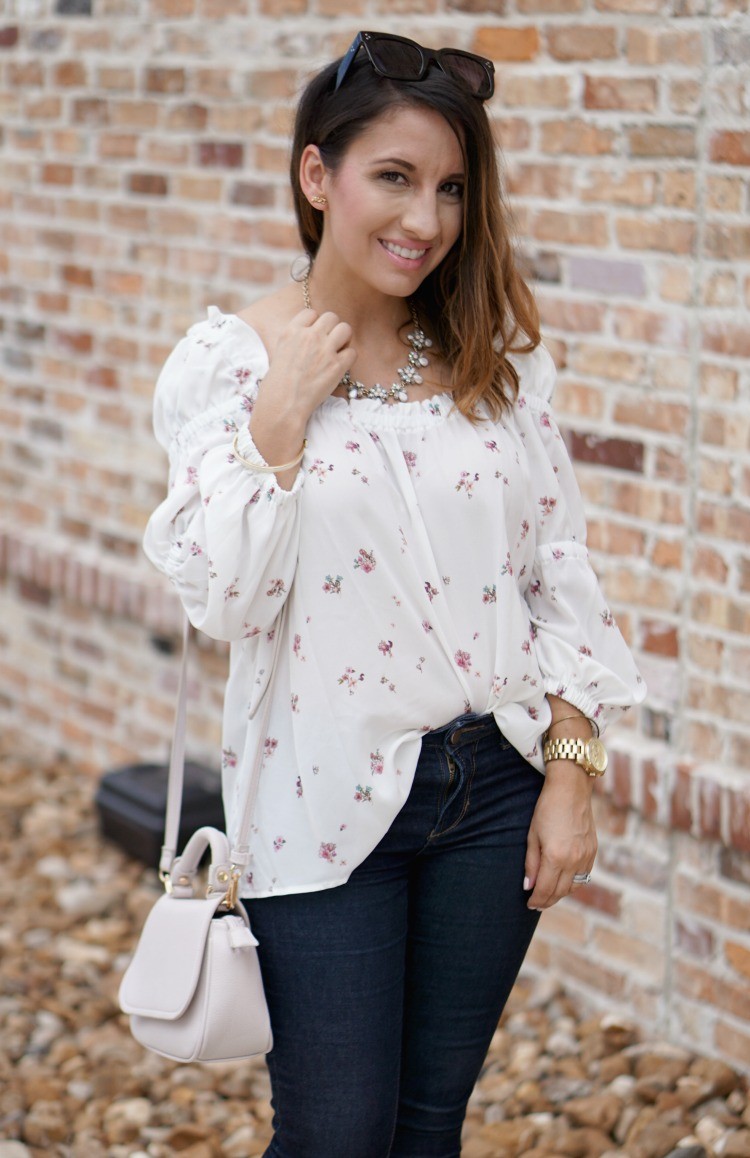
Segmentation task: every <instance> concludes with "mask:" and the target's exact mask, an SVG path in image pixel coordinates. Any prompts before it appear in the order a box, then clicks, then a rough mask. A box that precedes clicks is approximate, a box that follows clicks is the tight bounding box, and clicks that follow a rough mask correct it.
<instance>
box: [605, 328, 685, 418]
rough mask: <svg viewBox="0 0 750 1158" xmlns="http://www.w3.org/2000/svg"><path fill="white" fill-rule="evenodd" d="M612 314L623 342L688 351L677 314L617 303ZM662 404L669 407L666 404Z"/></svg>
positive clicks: (656, 406) (616, 330)
mask: <svg viewBox="0 0 750 1158" xmlns="http://www.w3.org/2000/svg"><path fill="white" fill-rule="evenodd" d="M614 315H615V317H614V322H615V333H616V334H617V336H618V337H620V338H624V339H625V340H626V341H630V342H645V343H647V344H648V345H651V346H666V347H667V348H668V349H670V348H671V349H674V350H680V349H682V350H687V349H688V348H689V346H690V330H689V324H688V321H687V320H686V319H685V318H684V317H683V316H681V315H680V314H675V313H661V312H659V311H657V310H648V309H641V308H639V307H637V306H618V307H617V308H616V310H615V311H614ZM659 405H661V404H656V403H655V404H654V412H656V410H657V409H658V406H659ZM663 405H664V406H665V407H667V408H669V407H671V404H669V403H664V404H663ZM677 413H678V411H675V414H677ZM636 421H637V419H636ZM645 425H647V426H648V427H649V428H651V423H650V422H646V423H645ZM683 427H684V424H683ZM659 429H662V428H661V427H659Z"/></svg>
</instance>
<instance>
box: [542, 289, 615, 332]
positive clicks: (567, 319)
mask: <svg viewBox="0 0 750 1158" xmlns="http://www.w3.org/2000/svg"><path fill="white" fill-rule="evenodd" d="M537 301H538V303H539V309H540V311H541V315H542V320H543V324H544V326H545V327H550V328H554V329H558V330H565V331H567V332H569V333H582V334H591V333H599V332H601V330H602V328H603V324H604V317H605V307H604V306H603V305H598V304H596V303H594V302H578V301H570V300H569V299H566V298H552V297H548V296H546V295H542V294H541V293H537Z"/></svg>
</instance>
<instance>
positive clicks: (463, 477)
mask: <svg viewBox="0 0 750 1158" xmlns="http://www.w3.org/2000/svg"><path fill="white" fill-rule="evenodd" d="M478 482H479V475H478V474H476V473H475V474H472V473H471V472H470V471H468V470H462V471H461V474H460V475H459V479H458V482H457V483H456V486H455V489H456V490H457V491H463V492H464V494H465V495H466V497H467V499H470V498H473V496H474V486H475V484H476V483H478Z"/></svg>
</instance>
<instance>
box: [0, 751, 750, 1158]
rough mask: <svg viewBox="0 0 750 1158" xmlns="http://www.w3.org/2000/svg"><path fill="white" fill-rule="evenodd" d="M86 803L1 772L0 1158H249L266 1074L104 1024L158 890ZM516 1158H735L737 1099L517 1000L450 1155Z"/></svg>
mask: <svg viewBox="0 0 750 1158" xmlns="http://www.w3.org/2000/svg"><path fill="white" fill-rule="evenodd" d="M94 787H95V786H94V785H92V783H91V782H90V781H89V780H87V779H86V778H82V777H80V775H79V774H77V773H76V769H75V767H73V766H71V765H66V764H65V762H59V763H57V764H55V765H54V766H47V767H37V766H31V765H29V764H28V763H26V762H24V761H21V760H19V759H17V758H14V757H12V756H10V757H8V756H6V757H5V758H2V757H0V793H1V794H2V800H3V809H2V812H1V813H0V839H1V840H2V845H3V850H4V857H3V859H4V861H5V869H4V872H3V874H2V876H1V877H0V903H2V908H3V913H4V918H3V922H2V927H0V1025H1V1026H2V1032H1V1034H0V1158H25V1156H29V1155H31V1156H34V1158H42V1156H44V1158H47V1156H50V1155H56V1156H57V1155H59V1156H70V1158H103V1156H111V1158H146V1156H148V1158H168V1156H170V1155H173V1154H180V1155H183V1156H184V1158H221V1156H223V1155H224V1156H227V1158H254V1156H256V1155H260V1154H262V1153H263V1150H264V1148H265V1146H266V1144H267V1141H268V1138H269V1137H270V1134H271V1128H270V1118H271V1109H270V1105H269V1087H268V1079H267V1074H266V1069H265V1065H264V1063H263V1061H262V1060H258V1061H255V1062H251V1063H243V1064H241V1065H232V1066H205V1067H204V1066H197V1065H191V1066H178V1065H174V1064H172V1063H170V1062H167V1061H165V1060H163V1059H160V1058H158V1057H156V1056H155V1055H150V1054H147V1053H145V1052H144V1051H143V1050H142V1049H141V1048H140V1047H139V1046H138V1045H137V1044H136V1043H135V1042H134V1041H133V1040H132V1038H131V1037H130V1034H129V1032H128V1027H127V1020H126V1019H125V1018H124V1017H122V1016H121V1014H120V1013H119V1011H118V1008H117V1004H116V995H117V988H118V985H119V980H120V976H121V974H122V971H123V969H124V968H125V965H126V964H127V961H128V954H129V952H130V950H131V948H132V946H133V943H134V940H135V937H136V936H137V931H138V929H139V928H140V926H141V924H142V922H143V919H144V918H145V915H146V913H147V912H148V910H149V908H150V907H151V905H152V904H153V901H154V899H155V898H156V896H157V895H158V887H157V884H156V881H155V876H154V874H153V873H151V872H149V871H146V870H144V868H143V866H142V865H139V864H137V863H135V862H133V861H132V860H129V859H128V858H127V857H126V856H125V855H124V854H123V853H121V852H120V850H119V849H118V848H116V847H115V846H114V845H111V844H109V843H107V842H105V841H103V840H102V839H101V837H100V835H99V832H98V825H97V818H96V814H95V810H94V807H93V804H92V798H93V791H94ZM514 1155H524V1156H525V1158H542V1156H543V1155H546V1156H550V1155H558V1156H562V1155H565V1156H570V1158H589V1156H591V1158H596V1156H599V1158H601V1156H605V1158H612V1156H613V1155H625V1156H628V1155H630V1156H631V1158H664V1156H666V1155H673V1156H674V1158H712V1156H714V1155H717V1156H718V1155H726V1156H727V1158H741V1156H748V1158H750V1099H749V1097H748V1086H747V1081H746V1080H744V1079H743V1078H742V1077H740V1076H739V1075H738V1074H737V1073H735V1072H734V1071H733V1070H732V1069H730V1068H729V1067H728V1066H726V1065H724V1064H722V1063H721V1062H717V1061H714V1060H710V1059H707V1058H703V1057H700V1056H698V1055H695V1054H691V1053H688V1052H686V1051H685V1050H682V1049H677V1048H675V1047H672V1046H669V1045H668V1044H667V1043H664V1042H659V1041H642V1040H638V1039H637V1036H636V1034H635V1032H634V1030H633V1028H632V1027H631V1026H629V1025H628V1024H626V1023H624V1022H623V1021H622V1020H618V1019H617V1018H616V1017H606V1016H605V1017H597V1018H594V1019H584V1018H582V1017H581V1016H579V1015H578V1014H577V1011H576V1008H575V1005H574V1003H573V1002H572V1000H571V999H570V998H569V997H568V996H567V995H566V994H565V993H564V992H563V991H561V990H560V989H559V987H557V986H553V985H550V984H544V983H542V984H540V983H537V984H532V983H531V982H521V983H519V985H518V986H517V987H516V989H515V990H514V993H513V996H512V998H511V1001H510V1004H509V1007H508V1009H507V1011H506V1013H505V1015H504V1017H503V1020H502V1022H501V1024H500V1026H499V1027H498V1030H497V1033H496V1034H495V1038H494V1041H493V1043H492V1048H491V1051H490V1054H489V1057H488V1059H487V1063H486V1066H485V1069H484V1071H483V1073H482V1076H481V1078H480V1081H479V1083H478V1085H477V1088H476V1090H475V1091H474V1094H473V1096H472V1100H471V1103H470V1107H469V1113H468V1116H467V1122H466V1131H465V1136H464V1146H463V1158H505V1156H514ZM337 1158H338V1156H337Z"/></svg>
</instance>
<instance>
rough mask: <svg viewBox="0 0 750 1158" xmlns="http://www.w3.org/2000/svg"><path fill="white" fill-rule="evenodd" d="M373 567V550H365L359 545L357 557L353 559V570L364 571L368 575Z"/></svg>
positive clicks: (374, 565) (374, 564)
mask: <svg viewBox="0 0 750 1158" xmlns="http://www.w3.org/2000/svg"><path fill="white" fill-rule="evenodd" d="M375 567H376V562H375V552H374V551H366V550H365V549H364V547H360V549H359V551H358V552H357V557H356V558H355V560H354V569H355V571H356V570H359V571H364V573H365V574H366V575H369V574H370V572H371V571H374V570H375Z"/></svg>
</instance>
